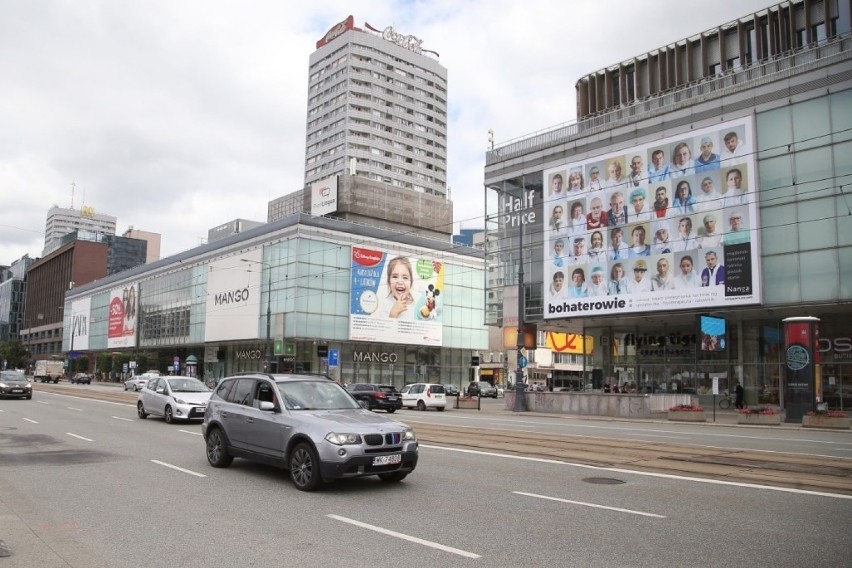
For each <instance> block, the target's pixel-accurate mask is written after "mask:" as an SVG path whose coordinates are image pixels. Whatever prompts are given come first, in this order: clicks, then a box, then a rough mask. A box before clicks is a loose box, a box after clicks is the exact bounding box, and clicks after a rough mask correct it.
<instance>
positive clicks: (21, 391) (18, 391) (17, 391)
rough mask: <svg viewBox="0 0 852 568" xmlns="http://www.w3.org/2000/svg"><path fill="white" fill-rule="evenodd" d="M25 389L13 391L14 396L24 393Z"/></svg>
mask: <svg viewBox="0 0 852 568" xmlns="http://www.w3.org/2000/svg"><path fill="white" fill-rule="evenodd" d="M23 392H24V389H12V394H17V393H23Z"/></svg>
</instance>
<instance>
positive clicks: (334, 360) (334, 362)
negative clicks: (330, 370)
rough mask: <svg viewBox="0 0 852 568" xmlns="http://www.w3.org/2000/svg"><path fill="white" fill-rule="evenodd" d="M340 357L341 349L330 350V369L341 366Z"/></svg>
mask: <svg viewBox="0 0 852 568" xmlns="http://www.w3.org/2000/svg"><path fill="white" fill-rule="evenodd" d="M339 356H340V350H339V349H329V350H328V366H329V367H337V366H338V365H339V363H338V360H339V359H338V358H339Z"/></svg>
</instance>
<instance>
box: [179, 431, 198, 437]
mask: <svg viewBox="0 0 852 568" xmlns="http://www.w3.org/2000/svg"><path fill="white" fill-rule="evenodd" d="M178 432H183V433H184V434H192V435H193V436H200V435H201V432H190V431H189V430H178Z"/></svg>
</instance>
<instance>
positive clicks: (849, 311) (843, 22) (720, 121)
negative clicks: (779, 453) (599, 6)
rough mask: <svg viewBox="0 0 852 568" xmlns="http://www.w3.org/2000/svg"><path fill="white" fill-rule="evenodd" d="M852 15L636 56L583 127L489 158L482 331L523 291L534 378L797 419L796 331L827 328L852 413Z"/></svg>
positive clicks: (513, 314) (829, 12)
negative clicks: (768, 410)
mask: <svg viewBox="0 0 852 568" xmlns="http://www.w3.org/2000/svg"><path fill="white" fill-rule="evenodd" d="M850 12H852V8H851V7H850V3H849V2H848V0H805V1H797V2H784V3H782V4H778V5H775V6H772V7H769V8H767V9H765V10H762V11H760V12H757V13H754V14H749V15H747V16H744V17H742V18H740V19H738V20H736V21H733V22H726V23H724V24H722V25H719V26H718V27H715V28H712V29H709V30H707V31H705V32H703V33H701V34H697V35H695V36H692V37H688V38H684V39H681V40H678V41H675V42H673V43H672V44H669V45H666V46H663V47H660V48H658V49H655V50H653V51H650V52H648V53H642V54H638V55H637V56H636V57H634V58H632V59H629V60H627V61H624V62H621V63H618V64H615V65H612V66H610V67H607V68H605V69H601V70H599V71H596V72H594V73H590V74H589V75H587V76H585V77H582V78H581V79H580V80H579V81H578V82H577V84H576V88H577V107H578V114H577V116H578V119H577V121H576V122H574V123H571V124H569V125H563V126H560V127H557V128H554V129H551V130H548V131H540V130H539V131H538V132H537V133H536V134H533V135H530V136H528V137H524V138H521V139H518V140H514V141H511V142H509V143H506V144H503V145H498V146H495V147H494V148H493V149H492V150H490V151H489V152H488V153H487V157H486V167H485V196H486V209H487V214H488V216H487V226H486V230H487V235H486V243H487V245H486V247H487V248H486V271H487V275H488V277H487V280H488V285H487V290H486V321H487V322H488V323H489V324H490V325H494V326H505V325H512V324H513V322H516V321H517V317H518V301H517V298H518V295H519V293H518V290H519V288H520V289H521V290H522V292H523V295H522V297H523V302H524V303H523V304H522V314H523V319H524V320H525V323H527V324H535V325H536V329H537V332H538V337H539V341H538V343H539V346H540V348H539V349H537V350H536V351H535V352H534V353H531V355H530V356H529V358H530V365H529V367H528V370H527V373H528V374H529V378H530V380H533V381H540V382H547V383H548V384H549V385H551V386H573V387H577V388H580V389H588V388H593V389H602V388H604V386H605V385H606V384H607V383H609V384H610V385H615V384H617V385H618V386H619V387H620V389H624V388H625V386H626V387H627V388H628V391H629V392H630V391H633V389H635V392H671V391H672V390H675V391H678V392H694V393H699V394H703V393H707V392H712V389H713V385H714V379H715V383H716V385H717V387H719V386H721V387H722V388H726V387H727V385H728V384H732V381H733V380H737V381H741V382H742V384H743V385H744V387H745V397H746V402H747V403H750V404H756V403H768V404H781V405H782V406H783V404H784V394H783V386H784V385H783V384H782V379H783V376H784V371H783V364H784V361H783V357H784V353H783V352H784V333H783V330H784V327H783V323H782V322H783V320H784V319H785V318H789V317H798V316H815V317H818V318H819V319H820V323H819V339H818V352H819V358H820V362H821V374H822V380H823V385H824V397H825V400H826V401H828V402H829V404H830V405H831V406H832V407H843V408H848V407H849V406H852V339H850V338H852V325H850V323H849V322H850V321H852V301H851V300H852V191H850V190H852V49H850V47H852V36H850V29H851V28H850ZM539 127H540V125H530V130H534V129H539ZM521 263H522V264H521ZM519 268H523V275H524V285H523V286H522V287H519V286H518V277H517V276H518V273H519ZM552 332H563V333H567V334H569V335H567V336H565V335H563V336H561V337H571V334H574V335H577V336H582V337H583V338H584V341H578V342H575V344H576V345H577V346H581V345H586V346H587V349H588V351H587V356H586V357H582V358H580V359H579V362H578V359H577V358H576V352H577V351H576V350H573V351H574V353H571V352H570V351H571V350H564V351H562V350H560V349H559V348H558V346H557V348H556V349H554V348H553V345H552V344H553V340H552ZM547 343H550V348H548V349H543V348H542V347H544V345H545V344H547ZM844 397H845V398H844Z"/></svg>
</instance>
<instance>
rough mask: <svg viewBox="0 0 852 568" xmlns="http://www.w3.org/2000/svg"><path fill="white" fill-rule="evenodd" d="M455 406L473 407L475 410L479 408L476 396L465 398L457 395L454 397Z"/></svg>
mask: <svg viewBox="0 0 852 568" xmlns="http://www.w3.org/2000/svg"><path fill="white" fill-rule="evenodd" d="M456 408H473V409H475V410H479V399H478V398H465V397H461V396H460V397H457V398H456Z"/></svg>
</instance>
